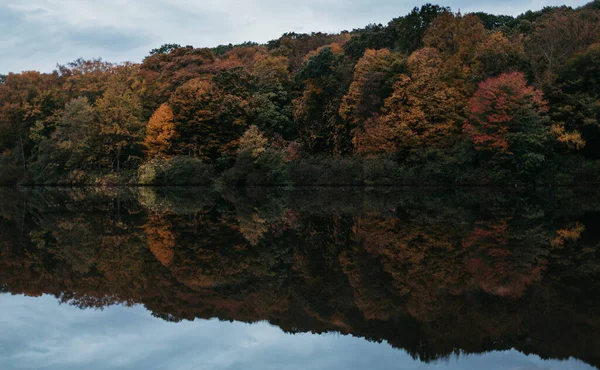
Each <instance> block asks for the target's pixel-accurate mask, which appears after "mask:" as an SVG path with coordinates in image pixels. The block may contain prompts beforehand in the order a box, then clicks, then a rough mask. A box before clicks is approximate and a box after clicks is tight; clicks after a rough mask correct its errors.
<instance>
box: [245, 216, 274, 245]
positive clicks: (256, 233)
mask: <svg viewBox="0 0 600 370" xmlns="http://www.w3.org/2000/svg"><path fill="white" fill-rule="evenodd" d="M239 222H240V232H241V233H242V235H244V238H246V240H248V241H249V242H250V244H252V245H253V246H255V245H257V244H258V242H259V241H260V239H261V238H262V236H263V234H264V233H266V232H267V231H269V225H267V222H266V221H265V220H263V219H262V218H260V216H259V215H257V214H256V213H254V214H252V217H251V218H247V217H240V218H239Z"/></svg>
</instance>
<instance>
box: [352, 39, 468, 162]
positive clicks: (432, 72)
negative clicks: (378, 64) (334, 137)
mask: <svg viewBox="0 0 600 370" xmlns="http://www.w3.org/2000/svg"><path fill="white" fill-rule="evenodd" d="M441 67H442V58H441V57H440V55H439V53H438V51H437V50H436V49H433V48H425V49H421V50H417V51H416V52H414V53H413V54H412V55H411V56H410V58H409V59H408V70H409V74H410V76H407V75H401V76H400V78H399V79H398V81H397V82H396V83H395V84H394V89H393V92H392V95H391V96H390V97H389V98H387V99H386V101H385V104H384V107H383V115H381V116H379V117H376V118H374V119H371V120H369V121H367V122H366V123H365V127H364V129H362V130H357V132H356V133H355V137H354V143H355V146H356V149H357V151H358V152H359V153H362V154H375V153H381V152H389V151H402V152H405V153H407V152H409V151H412V150H415V149H419V148H424V147H432V148H444V147H447V146H448V145H449V144H450V143H451V141H452V139H453V137H454V135H455V134H456V133H457V132H458V127H459V123H461V122H462V121H463V117H462V111H463V108H464V106H465V105H466V98H465V97H464V96H463V95H462V94H461V93H460V92H459V91H458V90H457V89H455V88H454V87H452V86H450V85H449V83H447V82H445V81H444V80H443V78H442V72H441Z"/></svg>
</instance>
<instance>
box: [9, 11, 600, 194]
mask: <svg viewBox="0 0 600 370" xmlns="http://www.w3.org/2000/svg"><path fill="white" fill-rule="evenodd" d="M598 159H600V1H599V0H596V1H594V2H591V3H589V4H588V5H586V6H583V7H580V8H577V9H573V8H570V7H567V6H563V7H547V8H544V9H542V10H540V11H535V12H532V11H529V12H526V13H524V14H522V15H520V16H518V17H511V16H499V15H492V14H486V13H472V14H460V13H453V12H452V11H451V10H450V9H449V8H445V7H441V6H437V5H431V4H426V5H424V6H422V7H421V8H415V9H414V10H413V11H412V12H410V13H409V14H407V15H405V16H402V17H399V18H395V19H393V20H392V21H390V22H389V23H388V24H387V25H376V24H372V25H369V26H367V27H365V28H363V29H356V30H353V31H350V32H341V33H339V34H326V33H313V34H296V33H287V34H284V35H283V36H281V37H280V38H278V39H276V40H272V41H270V42H268V43H266V44H262V45H261V44H256V43H251V42H248V43H244V44H241V45H235V46H234V45H223V46H219V47H216V48H194V47H192V46H186V47H181V46H179V45H176V44H170V45H163V46H162V47H160V48H157V49H154V50H152V51H151V52H150V55H148V56H147V57H146V58H145V59H144V60H143V62H142V63H141V64H134V63H121V64H113V63H108V62H105V61H102V60H76V61H74V62H72V63H68V64H66V65H58V66H57V69H56V71H54V72H53V73H50V74H43V73H39V72H35V71H30V72H23V73H19V74H14V73H10V74H8V75H5V76H1V77H0V182H1V183H3V184H17V183H24V184H172V185H174V184H179V185H186V184H188V185H190V184H194V185H200V184H209V183H212V182H213V181H214V180H215V179H220V180H221V181H222V182H224V183H225V184H228V185H303V184H305V183H309V184H312V185H319V184H321V185H322V184H327V185H340V184H344V185H350V184H353V185H364V184H385V185H395V184H396V185H397V184H407V183H416V184H423V183H427V184H429V183H432V184H500V183H513V182H537V183H553V184H581V183H598V182H600V166H599V164H598Z"/></svg>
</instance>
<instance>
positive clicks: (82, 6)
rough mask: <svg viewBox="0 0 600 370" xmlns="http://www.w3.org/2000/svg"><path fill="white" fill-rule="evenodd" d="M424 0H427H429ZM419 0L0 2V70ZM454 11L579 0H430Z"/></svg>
mask: <svg viewBox="0 0 600 370" xmlns="http://www.w3.org/2000/svg"><path fill="white" fill-rule="evenodd" d="M429 1H431V0H429ZM425 2H427V0H378V1H375V0H286V1H283V0H0V35H2V36H1V37H0V50H2V57H0V73H7V72H20V71H22V70H32V69H34V70H41V71H44V72H50V71H52V70H53V69H54V67H55V66H56V64H57V63H61V64H64V63H66V62H69V61H72V60H75V59H77V58H79V57H83V58H86V59H91V58H96V57H102V58H103V59H104V60H107V61H111V62H122V61H133V62H139V61H141V60H142V58H143V57H144V56H146V55H147V54H148V51H149V50H151V49H153V48H155V47H158V46H160V45H162V44H165V43H177V44H181V45H194V46H196V47H201V46H216V45H219V44H228V43H234V44H235V43H241V42H244V41H256V42H266V41H268V40H271V39H274V38H277V37H279V36H280V35H281V34H282V33H284V32H287V31H295V32H312V31H323V32H338V31H341V30H351V29H353V28H359V27H364V26H365V25H367V24H369V23H387V22H388V21H389V20H391V19H392V18H395V17H397V16H400V15H404V14H406V13H408V12H409V11H410V10H411V9H412V8H413V7H415V6H420V5H422V4H423V3H425ZM431 2H432V3H439V4H440V5H445V6H450V7H452V9H453V10H461V11H462V12H471V11H486V12H489V13H497V14H500V13H501V14H510V15H517V14H520V13H522V12H523V11H525V10H529V9H532V10H537V9H541V8H542V7H544V6H546V5H561V4H564V3H566V4H567V5H571V6H574V7H575V6H579V5H582V4H585V3H587V2H588V1H587V0H503V1H498V0H446V1H443V2H442V1H440V2H436V1H431Z"/></svg>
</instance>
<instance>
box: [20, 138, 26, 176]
mask: <svg viewBox="0 0 600 370" xmlns="http://www.w3.org/2000/svg"><path fill="white" fill-rule="evenodd" d="M19 141H20V142H21V159H22V160H23V170H24V171H25V172H27V162H26V161H25V147H24V146H23V136H22V135H19Z"/></svg>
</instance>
